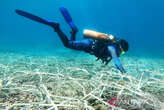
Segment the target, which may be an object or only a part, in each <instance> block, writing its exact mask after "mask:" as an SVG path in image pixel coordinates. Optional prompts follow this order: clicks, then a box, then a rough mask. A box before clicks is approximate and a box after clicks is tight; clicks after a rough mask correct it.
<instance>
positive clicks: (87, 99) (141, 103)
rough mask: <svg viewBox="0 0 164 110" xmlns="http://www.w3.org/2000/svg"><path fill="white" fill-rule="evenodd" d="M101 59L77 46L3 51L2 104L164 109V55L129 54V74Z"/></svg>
mask: <svg viewBox="0 0 164 110" xmlns="http://www.w3.org/2000/svg"><path fill="white" fill-rule="evenodd" d="M95 60H96V58H95V57H94V56H90V55H88V54H85V53H81V52H80V53H79V52H74V51H71V50H62V51H56V54H51V55H42V56H41V55H31V54H29V53H23V52H22V53H17V52H7V51H6V52H1V53H0V110H164V63H163V59H158V58H157V59H153V58H142V57H136V56H131V55H128V56H126V55H125V56H124V57H121V60H122V63H123V65H124V68H125V69H126V70H127V74H121V73H120V72H119V71H118V70H117V69H116V68H115V66H114V64H113V62H111V63H110V64H109V65H108V66H104V65H103V64H101V62H100V61H99V62H97V61H95ZM116 97H117V98H118V100H117V101H116V102H113V103H115V104H116V105H117V106H115V105H112V104H109V103H108V100H112V99H113V98H116Z"/></svg>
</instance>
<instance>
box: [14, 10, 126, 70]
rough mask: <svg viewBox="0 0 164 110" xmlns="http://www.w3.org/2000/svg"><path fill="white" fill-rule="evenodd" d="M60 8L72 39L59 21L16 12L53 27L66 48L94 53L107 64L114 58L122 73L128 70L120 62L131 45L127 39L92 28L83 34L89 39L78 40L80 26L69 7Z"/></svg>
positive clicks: (20, 11)
mask: <svg viewBox="0 0 164 110" xmlns="http://www.w3.org/2000/svg"><path fill="white" fill-rule="evenodd" d="M59 9H60V11H61V13H62V15H63V17H64V19H65V21H66V22H67V23H68V24H69V26H70V27H71V32H70V33H71V38H70V39H68V37H67V36H66V35H65V34H64V33H63V32H62V30H61V29H60V25H59V23H57V22H52V21H49V20H46V19H43V18H40V17H38V16H36V15H33V14H31V13H28V12H25V11H22V10H18V9H17V10H15V12H16V13H17V14H18V15H21V16H23V17H26V18H28V19H31V20H34V21H36V22H39V23H42V24H45V25H48V26H50V27H52V28H53V29H54V31H55V32H56V33H57V34H58V36H59V38H60V39H61V41H62V43H63V45H64V46H65V47H66V48H70V49H74V50H80V51H84V52H87V53H89V54H91V55H94V56H96V57H97V60H99V59H100V60H101V61H102V63H105V65H107V64H108V63H109V62H110V61H111V60H112V59H113V61H114V63H115V66H116V67H117V69H119V70H120V72H121V73H125V72H126V71H125V70H124V68H123V66H122V64H121V62H120V59H119V57H120V55H122V54H124V53H125V52H127V51H128V48H129V45H128V42H127V41H125V40H123V39H118V38H116V37H114V36H113V35H108V34H105V33H100V32H96V31H92V30H84V32H83V34H84V37H85V38H87V39H84V40H76V37H75V36H76V33H77V32H78V28H77V27H76V25H75V24H74V22H73V20H72V18H71V16H70V14H69V12H68V11H67V9H66V8H64V7H60V8H59Z"/></svg>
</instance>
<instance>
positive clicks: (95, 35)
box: [83, 29, 115, 41]
mask: <svg viewBox="0 0 164 110" xmlns="http://www.w3.org/2000/svg"><path fill="white" fill-rule="evenodd" d="M83 35H84V38H92V39H95V40H105V41H106V40H115V38H114V36H113V35H110V34H109V35H108V34H105V33H101V32H96V31H93V30H88V29H85V30H84V31H83Z"/></svg>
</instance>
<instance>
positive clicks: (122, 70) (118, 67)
mask: <svg viewBox="0 0 164 110" xmlns="http://www.w3.org/2000/svg"><path fill="white" fill-rule="evenodd" d="M116 67H117V69H119V70H120V72H121V73H126V71H125V69H124V68H123V67H122V66H118V65H116Z"/></svg>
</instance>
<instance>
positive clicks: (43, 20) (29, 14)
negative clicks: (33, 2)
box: [15, 9, 59, 29]
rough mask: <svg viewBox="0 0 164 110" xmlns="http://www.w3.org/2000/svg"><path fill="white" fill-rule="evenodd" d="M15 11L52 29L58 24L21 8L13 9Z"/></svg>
mask: <svg viewBox="0 0 164 110" xmlns="http://www.w3.org/2000/svg"><path fill="white" fill-rule="evenodd" d="M15 12H16V13H17V14H18V15H21V16H24V17H26V18H28V19H31V20H33V21H37V22H39V23H42V24H46V25H48V26H51V27H53V28H54V29H56V28H58V27H59V24H58V23H55V22H50V21H48V20H46V19H43V18H40V17H38V16H36V15H33V14H31V13H28V12H25V11H22V10H18V9H17V10H15Z"/></svg>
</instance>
